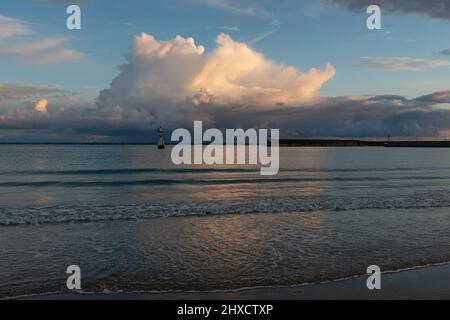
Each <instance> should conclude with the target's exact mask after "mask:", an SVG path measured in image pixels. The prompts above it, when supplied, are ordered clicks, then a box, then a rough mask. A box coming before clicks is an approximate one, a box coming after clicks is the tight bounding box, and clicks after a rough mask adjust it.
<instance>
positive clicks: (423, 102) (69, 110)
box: [0, 91, 450, 142]
mask: <svg viewBox="0 0 450 320" xmlns="http://www.w3.org/2000/svg"><path fill="white" fill-rule="evenodd" d="M2 103H3V102H1V101H0V128H1V129H2V130H0V137H2V140H3V141H7V140H8V139H9V140H11V141H12V140H14V141H36V139H38V140H39V141H98V140H95V139H103V140H101V141H111V142H149V141H151V140H152V138H151V137H152V136H153V137H155V135H154V129H155V128H156V127H157V126H159V125H160V124H161V123H159V122H156V121H155V114H154V113H153V112H152V111H150V110H148V109H146V108H145V106H141V108H140V109H139V110H138V109H135V110H133V111H130V112H128V113H127V115H126V117H122V118H119V115H118V114H117V110H111V109H105V108H102V107H101V106H93V105H89V104H88V103H87V102H86V104H85V105H75V104H73V105H71V106H66V107H65V108H64V110H61V109H60V108H59V106H60V104H61V102H59V101H58V100H53V101H52V100H50V101H49V112H48V114H39V113H37V112H31V111H32V106H31V105H26V104H24V105H22V106H21V108H17V109H14V112H12V109H11V108H9V109H7V110H5V109H3V108H1V105H2ZM445 103H450V91H444V92H436V93H432V94H430V95H426V96H422V97H418V98H416V99H407V98H405V97H401V96H395V95H385V96H374V97H333V98H321V99H319V100H316V101H315V102H311V103H305V104H302V105H296V106H276V107H272V108H264V109H261V108H260V107H258V106H252V105H247V106H243V105H234V106H230V105H214V106H211V105H200V106H198V105H193V104H191V103H186V104H185V105H183V106H180V109H179V110H180V111H179V113H178V114H177V116H176V117H174V119H173V122H172V123H171V125H169V126H166V128H167V130H168V131H169V130H171V129H175V128H178V127H184V128H188V129H189V128H191V127H192V121H193V120H203V121H204V123H205V127H216V128H221V129H225V128H235V127H242V128H251V127H271V128H280V129H281V136H282V137H309V138H314V137H342V138H344V137H346V138H347V137H355V138H360V137H367V138H382V137H385V136H387V135H392V136H398V137H416V136H420V137H439V136H440V135H441V134H442V132H445V131H447V130H450V110H447V109H440V108H436V106H438V105H441V104H445ZM120 116H123V115H120ZM162 124H163V125H165V124H164V123H162ZM31 133H32V134H31ZM8 135H10V136H9V138H8ZM11 135H12V136H11Z"/></svg>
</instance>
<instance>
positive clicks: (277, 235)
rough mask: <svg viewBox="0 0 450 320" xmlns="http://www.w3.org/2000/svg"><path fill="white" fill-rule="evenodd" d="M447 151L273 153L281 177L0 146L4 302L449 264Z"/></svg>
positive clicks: (150, 153) (132, 150) (116, 154)
mask: <svg viewBox="0 0 450 320" xmlns="http://www.w3.org/2000/svg"><path fill="white" fill-rule="evenodd" d="M449 163H450V150H447V149H435V150H429V149H384V148H281V171H280V173H279V175H277V176H274V177H262V176H261V175H260V174H259V166H248V165H236V166H188V167H177V166H174V165H173V164H172V162H171V161H170V148H169V149H166V150H164V151H158V150H156V149H155V147H153V146H14V145H10V146H0V242H1V243H2V245H1V246H0V297H1V296H7V295H18V294H26V293H36V292H48V291H55V290H62V289H64V284H65V277H66V274H65V269H66V267H67V266H68V265H71V264H78V265H80V266H81V267H82V273H83V277H84V279H85V282H84V287H85V289H86V290H94V291H103V290H104V289H108V290H125V291H133V290H191V289H195V290H205V289H208V290H214V289H231V288H241V287H249V286H266V285H292V284H299V283H304V282H314V281H320V280H326V279H336V278H340V277H346V276H351V275H357V274H361V273H364V271H365V268H366V267H367V266H368V265H369V264H374V263H375V264H378V265H380V266H382V268H383V269H384V270H385V269H398V268H402V267H408V266H415V265H423V264H428V263H434V262H442V261H447V260H449V259H450V250H449V248H448V241H449V240H450V239H449V236H450V235H449V233H448V229H449V227H450V219H449V214H450V197H449V195H450V164H449Z"/></svg>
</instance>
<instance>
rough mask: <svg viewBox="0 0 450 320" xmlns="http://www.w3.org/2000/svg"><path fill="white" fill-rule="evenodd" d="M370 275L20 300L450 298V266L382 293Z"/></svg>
mask: <svg viewBox="0 0 450 320" xmlns="http://www.w3.org/2000/svg"><path fill="white" fill-rule="evenodd" d="M367 279H368V276H359V277H354V278H349V279H342V280H336V281H330V282H324V283H319V284H304V285H298V286H292V287H266V288H248V289H241V290H234V291H210V292H166V293H144V292H136V293H103V294H100V293H54V294H43V295H34V296H27V297H18V298H14V299H16V300H188V301H189V300H190V301H196V300H274V301H276V300H431V299H450V286H449V282H450V263H446V264H441V265H434V266H427V267H420V268H415V269H409V270H404V271H397V272H388V273H383V274H382V278H381V279H382V280H381V285H382V288H381V290H372V291H371V290H369V289H367V286H366V282H367Z"/></svg>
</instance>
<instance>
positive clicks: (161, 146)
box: [158, 126, 166, 150]
mask: <svg viewBox="0 0 450 320" xmlns="http://www.w3.org/2000/svg"><path fill="white" fill-rule="evenodd" d="M158 135H159V139H158V149H160V150H162V149H165V148H166V145H165V143H164V129H163V128H162V127H161V126H160V127H159V129H158Z"/></svg>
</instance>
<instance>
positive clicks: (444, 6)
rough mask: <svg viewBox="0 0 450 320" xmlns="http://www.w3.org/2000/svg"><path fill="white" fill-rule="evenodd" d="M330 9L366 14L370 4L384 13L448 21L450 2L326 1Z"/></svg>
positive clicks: (418, 0) (442, 0) (424, 0)
mask: <svg viewBox="0 0 450 320" xmlns="http://www.w3.org/2000/svg"><path fill="white" fill-rule="evenodd" d="M327 3H328V5H329V6H331V7H338V8H343V9H345V10H348V11H351V12H356V13H361V14H366V9H367V7H368V6H370V5H372V4H377V5H379V6H380V7H381V8H382V10H383V12H385V13H395V14H418V15H424V16H427V17H431V18H437V19H445V20H450V2H449V1H447V0H377V1H375V2H374V1H373V0H327Z"/></svg>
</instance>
